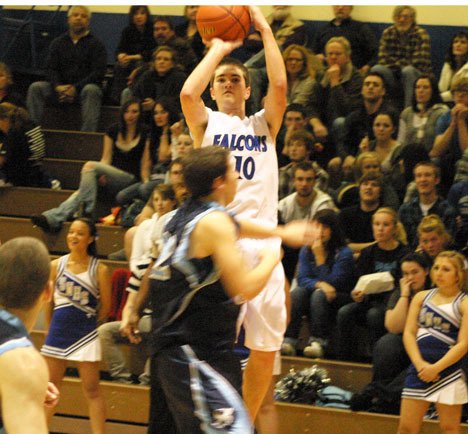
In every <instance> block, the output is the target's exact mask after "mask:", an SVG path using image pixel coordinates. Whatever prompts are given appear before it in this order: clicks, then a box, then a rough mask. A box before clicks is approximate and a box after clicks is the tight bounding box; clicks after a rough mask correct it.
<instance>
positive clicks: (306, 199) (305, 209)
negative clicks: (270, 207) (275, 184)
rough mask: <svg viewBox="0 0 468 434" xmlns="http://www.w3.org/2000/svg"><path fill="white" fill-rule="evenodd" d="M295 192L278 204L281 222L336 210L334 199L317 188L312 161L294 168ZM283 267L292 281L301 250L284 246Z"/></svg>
mask: <svg viewBox="0 0 468 434" xmlns="http://www.w3.org/2000/svg"><path fill="white" fill-rule="evenodd" d="M293 170H294V188H295V190H296V191H295V192H294V193H292V194H290V195H289V196H286V197H285V198H284V199H281V200H280V201H279V204H278V215H279V221H280V222H282V223H284V224H285V223H289V222H291V221H293V220H303V219H308V220H312V219H313V217H314V215H315V213H316V212H317V211H320V210H322V209H332V210H336V208H335V204H334V203H333V199H332V198H331V197H330V196H329V195H328V194H326V193H324V192H322V191H320V190H319V189H318V188H315V179H316V176H317V174H316V172H315V170H314V167H313V166H312V163H311V162H310V161H303V162H301V163H297V164H296V165H295V166H294V169H293ZM283 250H284V257H283V261H282V262H283V267H284V271H285V273H286V277H287V278H288V279H289V280H290V281H291V280H292V279H293V277H294V272H295V270H296V264H297V259H298V255H299V249H293V248H290V247H287V246H283Z"/></svg>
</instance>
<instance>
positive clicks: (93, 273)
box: [41, 218, 111, 434]
mask: <svg viewBox="0 0 468 434" xmlns="http://www.w3.org/2000/svg"><path fill="white" fill-rule="evenodd" d="M67 245H68V249H69V250H70V253H69V254H68V255H65V256H62V257H61V258H58V259H56V260H55V261H53V262H52V265H51V281H52V282H54V287H55V289H54V297H53V301H52V302H51V303H50V304H49V306H48V309H47V311H46V321H47V323H48V325H49V327H48V334H47V338H46V341H45V344H44V346H43V347H42V349H41V353H42V354H43V355H44V356H45V358H46V360H47V364H48V365H49V371H50V381H52V382H53V383H55V384H56V385H57V387H59V389H60V383H61V381H62V379H63V376H64V374H65V368H66V365H67V360H73V361H76V362H78V371H79V374H80V378H81V381H82V387H83V392H84V395H85V397H86V399H87V401H88V406H89V416H90V421H91V428H92V433H93V434H102V433H104V431H105V421H106V411H105V402H104V397H103V395H102V392H101V390H100V387H99V361H100V360H101V347H100V343H99V339H98V333H97V325H98V322H101V321H104V320H105V319H106V318H107V314H108V312H109V308H110V300H111V279H110V274H109V270H108V268H107V267H106V266H105V265H104V264H101V263H100V262H99V261H98V260H97V258H96V257H95V256H96V226H95V225H94V223H93V222H91V221H90V220H88V219H84V218H79V219H77V220H75V221H74V222H73V223H72V224H71V226H70V230H69V231H68V234H67ZM47 412H48V418H49V420H50V418H51V417H52V415H53V411H52V410H49V409H47Z"/></svg>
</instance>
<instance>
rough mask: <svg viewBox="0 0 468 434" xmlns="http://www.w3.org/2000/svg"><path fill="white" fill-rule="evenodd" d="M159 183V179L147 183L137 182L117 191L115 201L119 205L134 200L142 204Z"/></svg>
mask: <svg viewBox="0 0 468 434" xmlns="http://www.w3.org/2000/svg"><path fill="white" fill-rule="evenodd" d="M161 183H162V182H161V180H159V179H155V180H151V181H148V182H137V183H135V184H132V185H130V186H129V187H126V188H124V189H123V190H121V191H119V193H118V194H117V196H116V198H115V200H116V201H117V203H118V204H119V205H127V204H129V203H131V202H132V201H133V200H134V199H141V200H142V201H143V202H146V201H147V200H148V199H149V198H150V197H151V193H152V192H153V190H154V187H156V186H157V185H158V184H161Z"/></svg>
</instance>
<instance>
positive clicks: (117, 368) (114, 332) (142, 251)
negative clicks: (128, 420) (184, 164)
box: [98, 184, 176, 384]
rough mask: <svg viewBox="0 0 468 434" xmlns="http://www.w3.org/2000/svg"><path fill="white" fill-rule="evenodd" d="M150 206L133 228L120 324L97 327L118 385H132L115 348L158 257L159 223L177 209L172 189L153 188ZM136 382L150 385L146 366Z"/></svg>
mask: <svg viewBox="0 0 468 434" xmlns="http://www.w3.org/2000/svg"><path fill="white" fill-rule="evenodd" d="M152 205H153V208H154V210H155V212H154V214H153V215H152V217H151V218H150V219H148V220H145V221H143V222H142V223H141V224H140V225H139V226H135V231H134V232H135V234H134V236H133V237H132V246H131V252H132V253H131V257H130V261H129V262H130V263H129V266H130V271H131V272H132V275H131V277H130V279H129V282H128V286H127V289H126V290H127V291H128V292H129V294H128V298H127V301H126V303H125V307H124V310H123V311H122V321H112V322H107V323H104V324H102V325H101V326H100V327H99V328H98V333H99V338H100V340H101V345H102V355H103V359H104V360H105V361H106V363H107V366H108V371H109V374H110V375H111V377H112V379H113V380H114V381H117V382H120V383H131V382H132V381H131V372H130V370H129V368H128V366H127V364H126V362H125V358H124V356H123V354H122V352H121V350H120V349H119V347H118V345H117V344H119V343H124V342H125V343H128V339H127V338H124V337H122V336H121V335H120V327H121V325H122V323H124V322H125V320H126V316H127V311H128V310H129V309H130V308H131V306H132V305H133V303H134V300H135V299H136V297H137V296H138V290H139V288H140V283H141V279H142V277H143V275H144V273H145V272H146V270H147V268H148V266H149V265H150V263H151V260H152V259H154V258H157V256H158V254H159V250H160V247H161V246H160V243H161V238H162V229H163V224H162V222H163V221H164V220H163V219H162V217H163V216H164V215H166V214H167V213H169V212H170V211H172V210H173V209H174V208H175V207H176V200H175V194H174V190H173V189H172V187H171V186H169V185H166V184H160V185H158V186H156V187H155V189H154V191H153V197H152ZM130 230H131V229H130ZM146 314H148V313H146ZM144 346H145V348H141V347H140V348H138V350H139V351H146V345H144ZM139 381H140V384H148V383H149V370H148V369H146V367H145V372H144V373H143V374H142V375H140V377H139Z"/></svg>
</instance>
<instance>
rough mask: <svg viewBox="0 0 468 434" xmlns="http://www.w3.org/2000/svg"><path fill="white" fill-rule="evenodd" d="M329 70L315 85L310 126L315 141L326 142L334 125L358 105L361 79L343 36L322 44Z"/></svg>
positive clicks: (311, 103)
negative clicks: (315, 138)
mask: <svg viewBox="0 0 468 434" xmlns="http://www.w3.org/2000/svg"><path fill="white" fill-rule="evenodd" d="M325 58H326V61H327V65H328V68H327V69H326V70H325V73H324V76H323V78H322V79H321V80H320V82H317V83H316V84H315V86H314V92H313V94H312V99H311V101H310V106H311V116H310V124H311V126H312V128H313V130H314V135H315V136H316V137H317V139H319V140H320V139H321V140H325V139H326V138H327V136H328V135H329V130H330V129H331V128H332V125H333V122H334V121H335V120H336V119H337V118H342V117H345V116H347V115H349V114H350V113H351V112H352V111H353V110H356V109H358V108H359V107H360V105H361V101H362V98H361V88H362V77H361V75H360V74H359V72H358V70H357V69H356V68H355V67H354V65H353V64H352V62H351V46H350V44H349V41H348V40H347V39H346V38H343V37H342V36H339V37H333V38H331V39H329V40H328V42H327V43H326V45H325Z"/></svg>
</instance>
